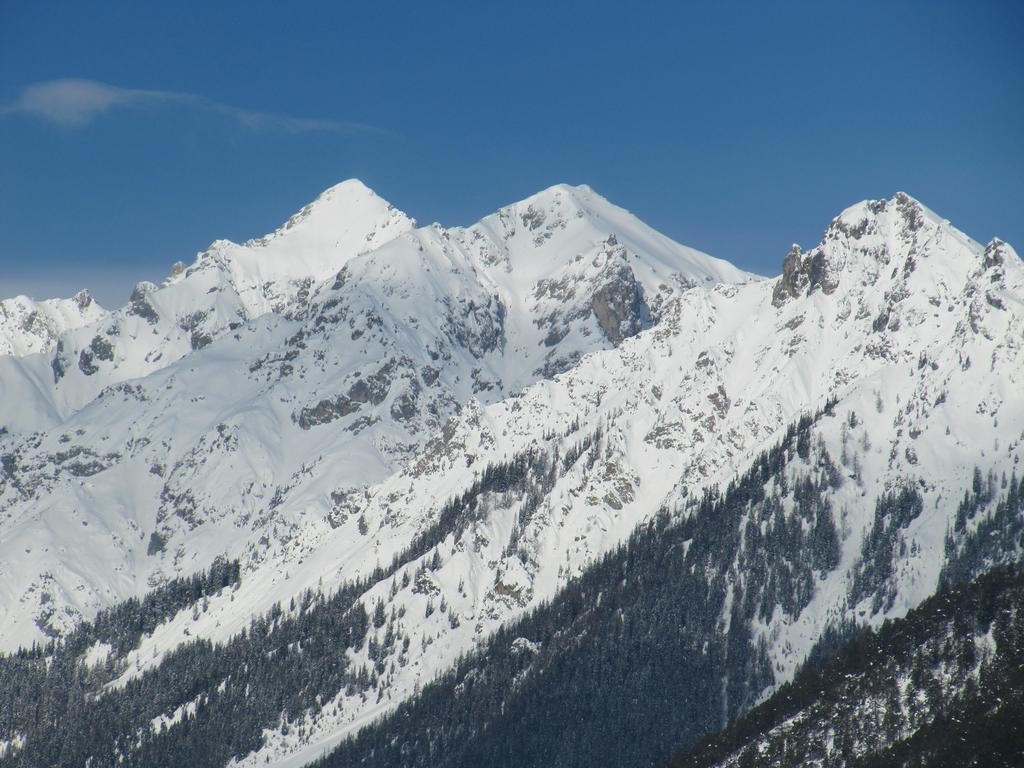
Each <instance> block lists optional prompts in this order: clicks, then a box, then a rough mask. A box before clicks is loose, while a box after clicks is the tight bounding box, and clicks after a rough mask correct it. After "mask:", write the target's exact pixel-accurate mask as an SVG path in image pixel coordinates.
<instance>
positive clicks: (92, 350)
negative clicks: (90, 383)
mask: <svg viewBox="0 0 1024 768" xmlns="http://www.w3.org/2000/svg"><path fill="white" fill-rule="evenodd" d="M59 357H60V351H59V350H58V353H57V356H56V357H55V358H54V363H56V362H57V360H58V359H59ZM113 359H114V347H113V346H112V345H111V343H110V342H109V341H107V340H106V339H104V338H103V337H102V336H94V337H93V339H92V341H91V342H89V346H88V347H87V348H86V349H83V350H82V351H81V352H80V353H79V355H78V367H79V369H80V370H81V371H82V373H84V374H85V375H86V376H92V375H93V374H94V373H96V371H98V370H99V366H97V365H96V362H95V361H96V360H106V361H108V362H109V361H111V360H113ZM53 370H54V375H55V376H56V377H57V378H60V377H59V376H58V375H57V368H56V367H54V369H53ZM61 373H63V369H62V371H61Z"/></svg>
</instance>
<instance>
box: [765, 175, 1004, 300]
mask: <svg viewBox="0 0 1024 768" xmlns="http://www.w3.org/2000/svg"><path fill="white" fill-rule="evenodd" d="M983 253H984V249H983V248H982V247H981V246H980V245H979V244H978V243H977V242H975V241H974V240H972V239H971V238H970V237H968V236H967V235H965V234H964V233H963V232H960V231H959V230H958V229H955V228H954V227H953V226H951V225H950V223H949V221H947V220H946V219H943V218H942V217H940V216H939V215H938V214H936V213H935V212H934V211H932V210H931V209H929V208H927V207H926V206H924V205H923V204H921V203H920V202H919V201H918V200H916V199H915V198H913V197H911V196H910V195H908V194H907V193H906V192H897V193H896V194H895V195H893V196H892V197H891V198H889V199H888V200H886V199H881V200H862V201H861V202H859V203H856V204H855V205H851V206H850V207H849V208H846V209H845V210H844V211H843V212H842V213H840V214H839V215H838V216H836V217H835V218H834V219H833V220H832V222H831V223H830V224H829V226H828V228H827V229H826V230H825V232H824V234H823V235H822V239H821V242H820V243H819V244H818V245H816V246H815V247H814V248H812V249H811V250H809V251H806V252H805V251H803V250H802V249H801V248H800V247H799V246H797V245H794V246H793V247H792V248H791V249H790V251H789V253H788V254H787V255H786V258H785V260H784V262H783V269H782V276H781V277H780V278H779V282H778V283H777V284H776V286H775V290H774V292H773V296H772V303H773V304H774V305H775V306H777V307H778V306H782V304H784V303H785V302H786V301H787V300H788V299H790V298H794V297H796V296H798V295H802V294H808V295H809V294H811V293H814V292H815V291H816V290H821V292H822V293H824V294H826V295H827V294H831V293H832V292H833V291H835V290H836V289H837V288H838V287H839V285H840V283H841V282H843V281H846V282H849V283H850V285H856V284H864V285H870V284H875V283H876V282H877V281H879V280H886V281H888V280H892V279H897V278H898V277H899V275H901V274H902V276H903V279H905V278H907V277H909V275H910V274H912V273H913V272H914V269H915V268H916V267H917V266H918V264H919V263H920V264H921V266H926V267H927V269H928V270H929V271H932V272H934V271H936V270H939V271H946V272H952V273H956V274H958V275H960V276H961V277H963V276H965V275H966V274H967V272H968V271H970V269H972V268H973V267H974V266H976V264H975V263H976V262H977V261H979V260H980V259H981V258H982V255H983ZM890 265H891V266H890ZM887 266H889V267H890V269H888V270H887V269H885V267H887ZM893 267H894V268H893ZM961 273H963V274H961Z"/></svg>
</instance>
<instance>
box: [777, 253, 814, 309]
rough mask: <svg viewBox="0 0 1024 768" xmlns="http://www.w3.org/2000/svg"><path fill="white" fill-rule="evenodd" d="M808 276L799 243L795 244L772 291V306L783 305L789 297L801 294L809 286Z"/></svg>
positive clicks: (787, 255) (783, 263)
mask: <svg viewBox="0 0 1024 768" xmlns="http://www.w3.org/2000/svg"><path fill="white" fill-rule="evenodd" d="M807 282H808V278H807V274H806V272H804V268H803V258H802V253H801V251H800V246H799V245H794V246H793V247H792V248H790V249H789V253H788V254H786V259H785V261H783V262H782V277H780V278H779V281H778V282H777V283H775V288H774V290H773V291H772V306H774V307H781V306H782V305H783V304H785V303H786V301H787V300H788V299H793V298H796V297H797V296H799V295H800V294H801V293H802V292H803V290H804V288H805V287H806V286H807Z"/></svg>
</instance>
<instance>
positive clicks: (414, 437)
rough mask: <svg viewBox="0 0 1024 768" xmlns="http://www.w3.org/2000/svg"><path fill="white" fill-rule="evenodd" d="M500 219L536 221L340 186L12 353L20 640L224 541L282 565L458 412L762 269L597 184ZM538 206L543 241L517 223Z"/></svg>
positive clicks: (14, 629)
mask: <svg viewBox="0 0 1024 768" xmlns="http://www.w3.org/2000/svg"><path fill="white" fill-rule="evenodd" d="M542 204H543V205H544V206H546V207H543V208H542V207H540V206H541V205H542ZM367 206H368V208H369V210H368V211H367V210H366V209H367ZM353 211H355V215H350V214H352V212H353ZM503 215H504V217H505V220H506V222H508V223H509V224H510V225H511V224H512V223H513V222H515V223H517V225H518V227H520V228H522V229H521V230H519V229H516V227H515V226H511V228H510V231H509V232H508V233H506V234H505V235H498V234H494V233H484V230H483V229H481V228H480V227H483V226H484V225H479V226H478V228H476V229H474V228H470V229H469V230H451V231H449V230H446V229H444V228H443V227H440V226H439V225H432V226H429V227H423V228H420V229H411V228H409V226H407V225H410V226H411V224H410V222H411V220H409V219H408V218H407V217H405V216H404V215H402V214H398V213H396V212H395V211H394V209H393V208H391V206H389V205H388V204H386V203H383V202H382V201H381V200H380V198H377V197H376V196H374V195H373V194H372V193H370V192H369V191H368V190H366V189H365V187H362V185H360V184H358V183H357V182H346V183H344V184H342V185H339V186H338V187H335V188H332V190H329V191H328V192H327V193H325V194H324V195H323V196H321V198H319V199H318V201H317V202H315V203H314V204H312V205H311V206H309V207H307V208H306V209H304V211H303V212H301V213H300V214H298V215H297V216H296V217H293V219H292V220H291V221H290V222H289V224H286V225H285V226H284V227H282V228H281V229H280V230H278V232H277V233H275V234H273V235H271V236H268V237H267V238H264V239H263V240H261V241H259V242H256V243H251V244H248V245H246V246H229V245H227V244H224V243H220V244H216V245H215V247H213V248H211V249H210V251H208V252H206V253H205V254H201V255H200V256H199V258H198V259H197V260H196V262H195V264H194V265H193V266H192V267H190V268H188V269H181V268H176V269H175V270H174V274H173V276H172V277H171V278H170V279H169V280H168V281H167V282H166V283H165V284H164V285H163V286H162V287H157V286H153V285H151V284H149V285H140V286H139V288H138V289H137V290H136V292H135V294H133V297H132V302H131V303H130V304H129V305H128V306H127V307H125V308H123V309H122V310H119V311H118V312H116V313H113V315H112V316H111V317H110V318H109V319H108V320H107V321H106V322H105V323H104V324H103V325H102V326H93V327H87V328H83V329H80V330H78V331H75V332H71V333H68V334H65V335H64V336H62V337H61V339H60V341H59V343H58V345H57V347H56V350H55V352H54V353H53V354H52V356H51V357H50V358H49V359H47V356H45V355H36V356H32V357H29V358H25V359H23V360H7V367H6V368H5V367H4V365H5V363H4V359H0V388H2V389H3V390H4V393H5V397H3V398H0V402H5V403H7V404H8V407H9V409H10V410H9V411H8V412H7V413H5V414H4V418H5V419H6V421H5V422H4V424H5V426H7V428H8V430H9V432H10V434H9V436H8V437H7V438H5V441H4V444H3V448H2V450H3V453H4V454H5V455H6V457H7V459H6V463H5V465H4V466H5V472H4V475H3V477H2V478H0V513H2V514H3V522H2V526H3V528H2V530H3V538H2V539H0V550H2V552H3V554H4V557H3V560H2V563H3V566H2V567H3V568H4V571H5V572H4V574H3V576H4V579H3V585H2V595H0V597H2V598H3V601H4V604H5V605H14V604H18V605H20V606H22V608H20V609H19V611H18V612H17V614H16V616H15V617H14V618H13V620H12V621H11V622H9V623H8V624H7V625H6V626H5V627H4V628H3V630H2V631H3V638H4V639H3V642H4V643H5V644H17V643H27V642H30V640H31V639H32V638H33V637H38V636H39V635H38V632H39V628H40V627H47V628H49V629H48V630H47V631H51V630H58V629H60V628H67V627H69V626H71V625H72V624H73V623H74V622H75V621H76V618H77V616H79V615H81V614H83V613H84V614H85V615H88V613H89V612H91V611H93V610H95V609H96V608H98V607H101V606H103V605H108V604H110V603H111V602H115V601H117V600H120V599H123V598H124V597H127V596H129V595H131V594H137V593H139V592H141V591H143V590H145V589H146V588H147V587H151V586H153V585H155V584H158V583H160V581H161V580H162V579H164V578H168V577H170V576H173V575H176V574H190V573H192V572H194V571H196V570H198V569H203V568H205V567H207V566H208V565H209V563H210V562H211V561H212V559H213V558H214V557H215V556H217V555H219V554H229V555H231V556H233V557H234V556H238V557H242V558H243V559H244V560H245V561H246V563H247V568H250V569H253V568H256V567H257V566H258V565H259V564H261V563H264V562H266V563H268V568H270V569H271V572H274V573H276V572H277V571H279V570H280V569H282V568H284V567H285V565H284V563H287V562H288V560H289V558H290V557H291V555H290V554H289V552H288V549H289V548H291V547H294V546H297V543H298V542H300V541H318V540H319V539H320V538H322V537H323V536H325V535H327V533H328V532H330V531H331V530H333V529H334V527H337V526H338V525H339V524H340V522H341V521H342V520H344V519H348V518H349V517H350V509H351V508H352V507H353V505H358V504H359V503H360V502H359V498H360V494H361V493H362V490H363V489H364V488H365V487H366V486H368V485H370V484H373V483H376V482H380V481H381V480H384V479H385V478H386V477H387V476H388V475H389V474H391V473H392V472H393V471H394V470H395V469H397V468H398V467H399V466H400V465H401V463H403V462H404V461H406V460H407V459H408V458H409V457H410V456H412V455H413V454H414V453H415V451H416V450H417V449H418V448H419V447H420V446H422V445H423V444H424V443H425V442H426V441H427V440H428V439H429V438H430V437H431V435H432V434H434V433H436V432H437V431H438V430H440V428H441V427H442V426H443V425H444V424H445V422H446V420H447V419H448V418H449V417H451V416H453V415H455V414H456V413H457V412H458V411H459V410H460V409H461V408H462V406H463V404H465V403H469V402H471V401H472V400H473V399H474V398H478V399H480V400H482V401H485V402H494V401H498V400H501V399H503V398H504V397H506V396H507V395H508V394H509V393H511V392H515V391H517V390H518V389H519V388H521V387H523V386H526V385H528V384H530V383H532V382H534V381H536V380H537V379H538V378H539V377H544V376H547V375H550V374H551V373H552V372H553V371H556V370H560V369H562V368H564V367H566V366H568V365H571V364H572V362H573V361H575V360H578V359H579V358H580V357H581V356H582V355H583V354H585V353H587V352H590V351H593V350H599V349H607V348H610V347H612V346H613V345H614V344H616V343H621V342H622V340H623V339H624V338H625V337H628V336H631V335H633V334H635V333H637V332H639V331H640V330H642V329H643V328H644V327H647V326H649V325H650V324H651V323H652V322H654V321H655V320H656V318H657V317H658V316H659V315H660V312H661V307H662V306H663V305H664V302H665V301H666V299H667V298H668V297H670V296H671V295H673V294H675V293H678V292H679V290H681V286H686V285H690V284H691V283H693V282H696V281H701V282H702V283H706V282H708V280H709V279H710V280H712V281H713V280H716V279H741V280H744V281H745V280H749V279H752V278H751V276H749V275H746V274H745V273H742V272H740V271H738V270H735V269H733V268H732V267H730V266H728V265H725V264H724V263H723V262H719V261H717V260H713V259H711V258H710V257H705V256H703V255H702V254H699V253H698V252H696V251H691V250H690V249H686V248H684V247H683V246H679V245H677V244H675V243H673V242H672V241H670V240H668V239H667V238H664V237H662V236H660V235H657V233H654V232H653V231H652V230H650V229H649V228H646V227H645V226H644V225H642V224H641V223H640V222H639V221H638V220H636V219H635V217H633V216H632V215H630V214H628V213H627V212H625V211H623V210H622V209H619V208H616V207H615V206H612V205H611V204H609V203H607V202H606V201H603V200H602V199H601V198H599V197H598V196H597V195H595V194H594V193H592V192H590V191H589V190H585V189H577V188H572V187H565V186H559V187H554V188H552V189H550V190H547V191H545V192H543V193H541V194H540V195H538V196H535V197H534V198H531V201H530V202H527V203H525V204H520V205H518V206H512V207H510V208H508V209H504V214H503ZM541 219H543V220H544V221H546V222H547V224H546V225H544V226H545V227H548V228H549V229H542V228H540V227H539V226H538V229H541V230H542V231H543V232H548V234H547V236H541V235H540V234H537V233H532V234H530V235H529V237H525V236H520V235H521V232H522V231H526V232H531V230H529V227H530V225H531V224H533V223H534V222H536V221H538V220H541ZM352 221H356V222H357V223H358V227H356V226H355V225H350V222H352ZM382 222H383V224H382ZM395 231H399V234H397V235H395ZM517 232H520V235H517ZM620 232H621V233H622V234H621V237H622V243H621V244H620V243H619V242H618V237H619V235H617V234H616V233H620ZM393 235H394V236H393ZM293 240H295V241H296V242H298V243H299V245H297V246H296V247H295V249H294V252H293V251H292V249H291V246H290V244H292V241H293ZM380 240H383V241H384V242H379V241H380ZM339 244H340V245H339ZM300 246H301V247H300ZM357 246H358V247H359V248H361V249H362V251H361V252H354V249H355V248H356V247H357ZM339 248H340V250H339ZM642 248H651V249H654V250H650V251H645V250H640V249H642ZM307 249H308V250H307ZM318 249H322V250H318ZM325 251H326V252H325ZM498 255H501V256H503V257H504V258H503V259H499V258H498ZM328 265H329V267H330V272H329V275H328V276H327V277H326V279H324V280H322V281H319V282H317V281H316V280H314V278H313V276H312V275H308V274H307V276H306V277H304V278H302V279H301V280H299V281H298V282H296V276H297V275H301V274H304V272H303V270H306V271H307V272H308V270H310V269H313V268H316V269H320V270H322V271H321V272H319V273H316V274H319V275H322V273H323V271H325V270H328ZM300 268H301V269H300ZM239 274H243V275H246V276H247V277H246V279H247V280H248V282H246V283H244V284H243V282H242V280H241V279H240V278H239V277H238V275H239ZM267 276H279V277H280V279H279V280H278V281H277V282H273V281H269V282H261V281H263V278H264V277H267ZM555 280H558V281H561V283H562V284H563V288H564V291H563V294H562V295H561V296H560V297H555V296H552V295H551V294H552V292H553V291H555V289H554V288H552V287H551V286H552V284H553V281H555ZM268 285H269V286H270V288H267V287H266V286H268ZM271 289H272V290H271ZM286 289H288V290H292V289H294V293H293V294H289V296H290V298H287V300H282V301H283V303H282V304H281V305H280V306H270V305H269V304H268V303H267V302H269V301H270V297H271V296H278V295H281V294H282V292H284V291H285V290H286ZM558 290H563V289H558ZM274 291H276V293H274ZM555 292H557V291H555ZM566 292H568V293H572V297H571V298H569V297H568V296H567V295H565V294H566ZM520 294H523V295H524V296H523V298H520ZM260 302H264V303H263V304H261V303H260ZM573 302H575V303H573ZM566 306H571V307H572V312H570V313H566V312H564V311H562V310H564V309H565V307H566ZM7 395H9V396H7ZM15 401H16V402H17V403H18V406H19V407H17V408H16V409H15V408H14V407H13V405H11V404H12V403H13V402H15ZM70 526H74V527H71V528H70V530H74V531H75V532H76V535H75V536H73V537H69V536H68V532H69V527H70ZM83 533H84V534H85V536H82V535H81V534H83ZM223 542H229V543H228V544H227V545H225V544H224V543H223ZM225 550H226V551H225ZM270 564H273V567H271V565H270Z"/></svg>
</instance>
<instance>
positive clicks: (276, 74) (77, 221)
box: [0, 0, 1024, 306]
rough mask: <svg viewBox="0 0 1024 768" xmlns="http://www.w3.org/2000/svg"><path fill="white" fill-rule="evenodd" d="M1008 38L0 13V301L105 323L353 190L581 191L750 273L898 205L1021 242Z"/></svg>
mask: <svg viewBox="0 0 1024 768" xmlns="http://www.w3.org/2000/svg"><path fill="white" fill-rule="evenodd" d="M1022 36H1024V3H1018V2H1004V3H1001V2H988V3H986V2H963V3H959V2H951V1H949V2H943V1H942V0H933V1H931V2H895V1H894V0H889V2H877V3H876V2H846V3H835V2H813V3H812V2H806V3H785V2H780V3H752V2H751V3H730V2H707V3H704V2H699V3H668V2H666V3H639V2H638V3H631V4H628V5H627V4H625V3H621V4H619V3H617V4H611V3H602V2H590V3H584V2H580V3H570V2H552V1H551V0H548V2H544V3H532V2H516V3H502V4H500V5H499V4H493V5H487V4H483V3H465V4H459V3H422V2H420V3H403V2H389V3H386V4H379V3H323V4H319V3H303V4H286V3H261V2H247V3H237V4H234V3H227V2H224V3H189V2H176V3H166V4H160V3H137V2H131V3H127V2H126V3H119V2H105V3H98V2H97V3H92V2H74V3H25V2H13V1H12V0H0V295H4V296H6V295H12V294H14V293H18V292H26V293H29V294H30V295H36V296H37V297H43V296H45V295H56V294H69V293H71V292H72V291H74V290H75V289H77V288H78V287H83V286H85V287H89V288H90V289H91V290H92V291H93V292H94V294H95V295H96V296H97V297H98V298H99V299H100V301H101V302H102V303H104V304H107V305H109V306H116V305H120V304H122V303H123V302H124V301H125V300H126V298H127V293H128V291H129V290H130V288H131V286H132V285H133V284H134V282H135V281H137V280H139V279H151V280H160V279H162V278H163V277H164V276H165V275H166V273H167V270H168V267H169V265H170V264H172V263H173V262H175V261H177V260H179V259H181V260H184V261H186V262H187V261H191V260H192V258H194V255H195V253H196V252H197V251H199V250H202V249H203V248H205V246H206V245H207V244H208V243H209V242H210V241H212V240H214V239H216V238H219V237H226V238H230V239H233V240H244V239H247V238H249V237H253V236H258V235H260V234H263V233H265V232H267V231H270V230H272V229H273V228H275V227H276V226H277V225H278V224H279V223H281V222H282V221H283V220H284V219H285V218H287V217H288V216H289V215H290V214H291V213H293V212H294V211H295V210H297V209H298V208H300V207H301V206H302V205H303V204H305V203H306V202H308V201H309V200H311V199H312V198H314V197H315V196H316V195H317V194H318V193H319V192H320V191H321V190H322V189H324V188H326V187H328V186H330V185H331V184H333V183H336V182H338V181H340V180H342V179H345V178H349V177H352V176H356V177H359V178H361V179H363V180H364V181H365V182H366V183H367V184H369V185H370V186H371V187H373V188H374V189H376V190H377V191H378V193H379V194H381V195H382V196H383V197H385V198H387V199H389V200H390V201H391V202H393V203H394V204H395V205H397V206H398V207H400V208H402V209H403V210H405V211H406V212H407V213H409V214H410V215H412V216H414V217H415V218H417V219H418V220H419V221H420V222H421V223H429V222H431V221H434V220H437V221H441V222H443V223H445V224H449V225H456V224H468V223H471V222H472V221H475V220H476V219H478V218H479V217H481V216H483V215H485V214H487V213H489V212H490V211H492V210H494V209H495V208H497V207H499V206H500V205H503V204H505V203H508V202H511V201H514V200H517V199H520V198H522V197H525V196H527V195H529V194H531V193H532V192H534V191H537V190H539V189H541V188H543V187H546V186H549V185H550V184H553V183H556V182H559V181H567V182H571V183H588V184H590V185H591V186H593V187H594V188H595V189H596V190H597V191H599V192H600V193H602V194H603V195H605V196H606V197H608V198H609V199H610V200H612V201H613V202H616V203H618V204H619V205H622V206H624V207H626V208H629V209H630V210H632V211H633V212H634V213H636V214H637V215H639V216H640V217H641V218H642V219H644V220H646V221H647V222H648V223H650V224H652V225H653V226H655V227H657V228H658V229H661V230H662V231H664V232H666V233H667V234H669V235H671V236H672V237H674V238H676V239H677V240H679V241H681V242H683V243H686V244H688V245H692V246H694V247H697V248H700V249H702V250H705V251H708V252H709V253H712V254H714V255H717V256H721V257H723V258H727V259H729V260H730V261H733V262H734V263H736V264H738V265H739V266H741V267H744V268H746V269H750V270H754V271H758V272H761V273H766V274H775V273H777V272H778V270H779V269H780V266H781V261H782V258H783V256H784V255H785V253H786V251H787V249H788V246H789V244H790V243H792V242H799V243H801V244H802V245H804V246H810V245H813V244H814V243H816V242H817V239H818V237H819V235H820V234H821V232H822V230H823V229H824V227H825V226H826V225H827V223H828V222H829V220H830V219H831V218H832V217H833V216H834V215H835V214H836V213H838V212H839V211H840V210H841V209H843V208H844V207H846V206H847V205H849V204H851V203H853V202H855V201H857V200H861V199H864V198H868V197H872V198H874V197H882V196H890V195H892V194H893V193H894V192H896V191H897V190H904V191H906V192H909V193H910V194H912V195H914V196H915V197H917V198H919V199H920V200H921V201H922V202H924V203H925V204H926V205H928V206H930V207H931V208H933V209H935V210H936V211H937V212H939V213H940V214H941V215H943V216H945V217H947V218H949V219H950V220H951V221H953V223H954V224H955V225H957V226H958V227H960V228H961V229H963V230H964V231H966V232H967V233H968V234H970V235H971V236H973V237H975V238H976V239H979V240H981V241H983V242H984V241H987V240H988V239H989V238H990V237H992V236H993V235H998V236H1000V237H1003V238H1004V239H1006V240H1008V241H1010V242H1011V243H1014V244H1015V245H1016V246H1017V248H1018V249H1020V250H1024V203H1022V201H1024V119H1022V118H1024V45H1022V43H1021V39H1022ZM68 80H73V81H76V82H66V81H68ZM60 81H64V82H60Z"/></svg>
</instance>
